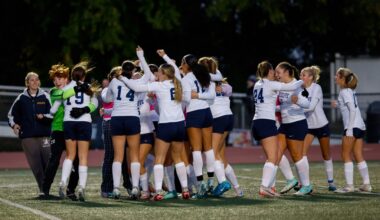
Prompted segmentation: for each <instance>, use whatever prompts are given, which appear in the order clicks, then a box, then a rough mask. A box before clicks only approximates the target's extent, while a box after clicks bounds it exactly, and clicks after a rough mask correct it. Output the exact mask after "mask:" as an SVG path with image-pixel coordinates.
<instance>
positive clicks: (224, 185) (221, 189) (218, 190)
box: [212, 181, 231, 196]
mask: <svg viewBox="0 0 380 220" xmlns="http://www.w3.org/2000/svg"><path fill="white" fill-rule="evenodd" d="M230 189H231V184H230V183H229V182H228V181H223V182H221V183H219V184H218V185H217V186H216V187H215V189H214V190H213V191H212V195H213V196H221V195H223V193H225V192H227V191H228V190H230Z"/></svg>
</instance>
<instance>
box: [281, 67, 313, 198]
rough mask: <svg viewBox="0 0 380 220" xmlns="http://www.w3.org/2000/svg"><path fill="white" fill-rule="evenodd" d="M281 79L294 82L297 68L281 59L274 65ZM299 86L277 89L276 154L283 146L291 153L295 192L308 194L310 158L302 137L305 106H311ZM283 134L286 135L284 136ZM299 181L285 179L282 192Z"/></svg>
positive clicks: (304, 130)
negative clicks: (296, 175)
mask: <svg viewBox="0 0 380 220" xmlns="http://www.w3.org/2000/svg"><path fill="white" fill-rule="evenodd" d="M276 72H278V76H279V80H280V82H284V83H294V82H295V81H296V79H295V78H294V77H295V76H296V74H297V72H298V70H297V69H296V68H295V67H294V66H293V65H291V64H289V63H288V62H281V63H279V64H278V65H277V67H276ZM304 95H305V94H304V93H303V92H302V89H301V88H297V89H295V90H290V91H283V90H282V91H280V93H279V99H280V109H281V118H282V124H281V126H280V129H279V133H280V134H279V137H280V151H279V156H278V158H277V160H278V162H279V160H280V158H282V155H283V154H284V151H285V149H286V148H288V149H289V152H290V154H291V156H292V159H293V161H294V163H295V165H296V168H297V172H298V174H299V177H300V181H301V185H302V188H301V189H300V190H299V191H298V192H296V193H295V195H306V194H310V193H311V192H312V190H313V188H312V185H311V184H310V179H309V162H308V161H307V157H303V151H302V148H303V141H304V139H305V136H306V133H307V129H308V128H307V122H306V117H305V113H304V110H303V109H304V108H308V107H309V106H310V102H309V100H308V99H307V98H306V97H304ZM284 137H285V138H284ZM297 184H298V183H297V181H296V180H295V179H293V180H291V181H288V183H287V184H286V187H285V189H283V190H281V193H286V192H288V191H289V190H291V189H292V188H294V186H296V185H297Z"/></svg>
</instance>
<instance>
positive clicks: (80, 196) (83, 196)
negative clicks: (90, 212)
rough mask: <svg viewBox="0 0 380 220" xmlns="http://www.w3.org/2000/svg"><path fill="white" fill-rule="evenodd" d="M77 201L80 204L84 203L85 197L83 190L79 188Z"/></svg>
mask: <svg viewBox="0 0 380 220" xmlns="http://www.w3.org/2000/svg"><path fill="white" fill-rule="evenodd" d="M78 197H79V198H78V199H79V201H81V202H84V201H85V195H84V188H83V187H81V186H79V189H78Z"/></svg>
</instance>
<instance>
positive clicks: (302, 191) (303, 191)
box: [293, 184, 313, 196]
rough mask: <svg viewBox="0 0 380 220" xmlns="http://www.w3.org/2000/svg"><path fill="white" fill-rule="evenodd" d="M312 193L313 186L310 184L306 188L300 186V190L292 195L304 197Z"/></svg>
mask: <svg viewBox="0 0 380 220" xmlns="http://www.w3.org/2000/svg"><path fill="white" fill-rule="evenodd" d="M312 192H313V186H312V185H311V184H310V185H308V186H302V187H301V189H300V190H298V191H297V192H296V193H294V194H293V195H296V196H304V195H310V194H311V193H312Z"/></svg>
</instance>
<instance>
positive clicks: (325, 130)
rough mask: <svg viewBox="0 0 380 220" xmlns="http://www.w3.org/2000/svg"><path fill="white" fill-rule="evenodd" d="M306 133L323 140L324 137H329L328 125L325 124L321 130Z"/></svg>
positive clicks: (316, 129)
mask: <svg viewBox="0 0 380 220" xmlns="http://www.w3.org/2000/svg"><path fill="white" fill-rule="evenodd" d="M307 133H308V134H311V135H313V136H315V137H317V138H318V139H320V138H324V137H330V128H329V124H326V125H325V126H323V127H321V128H313V129H308V131H307Z"/></svg>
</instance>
